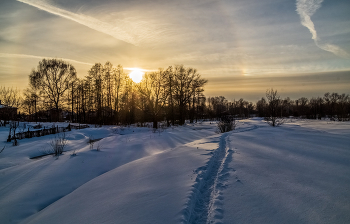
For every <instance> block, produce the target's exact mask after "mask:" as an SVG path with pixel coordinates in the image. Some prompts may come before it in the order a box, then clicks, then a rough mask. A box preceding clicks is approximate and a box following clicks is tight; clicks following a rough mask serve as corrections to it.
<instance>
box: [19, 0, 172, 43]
mask: <svg viewBox="0 0 350 224" xmlns="http://www.w3.org/2000/svg"><path fill="white" fill-rule="evenodd" d="M17 1H19V2H22V3H25V4H28V5H31V6H33V7H36V8H38V9H41V10H44V11H46V12H48V13H51V14H54V15H57V16H60V17H63V18H66V19H69V20H72V21H75V22H77V23H79V24H82V25H84V26H87V27H89V28H91V29H94V30H96V31H99V32H102V33H105V34H108V35H110V36H112V37H114V38H116V39H118V40H122V41H125V42H127V43H130V44H133V45H135V46H138V45H141V44H143V43H151V44H152V43H159V42H160V41H162V42H164V41H166V40H167V38H165V36H168V37H169V36H171V35H168V34H170V31H169V29H168V28H167V27H168V26H167V24H161V23H157V22H155V21H145V20H142V19H139V18H136V17H128V18H125V19H113V21H112V22H111V21H108V22H106V21H102V20H99V19H97V18H95V17H92V16H88V15H85V14H82V13H74V12H71V11H68V10H65V9H63V8H60V7H58V6H55V5H54V4H53V3H52V2H51V1H46V0H17Z"/></svg>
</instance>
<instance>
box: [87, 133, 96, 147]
mask: <svg viewBox="0 0 350 224" xmlns="http://www.w3.org/2000/svg"><path fill="white" fill-rule="evenodd" d="M95 142H96V140H95V139H94V137H92V136H90V137H89V139H88V144H89V145H90V150H92V149H93V148H94V144H95Z"/></svg>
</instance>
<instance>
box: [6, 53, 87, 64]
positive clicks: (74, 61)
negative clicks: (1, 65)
mask: <svg viewBox="0 0 350 224" xmlns="http://www.w3.org/2000/svg"><path fill="white" fill-rule="evenodd" d="M0 58H29V59H43V58H46V59H56V58H53V57H43V56H36V55H28V54H8V53H0ZM58 59H62V60H64V61H69V62H73V63H79V64H84V65H93V64H91V63H87V62H82V61H76V60H73V59H67V58H58Z"/></svg>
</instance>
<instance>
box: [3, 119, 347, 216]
mask: <svg viewBox="0 0 350 224" xmlns="http://www.w3.org/2000/svg"><path fill="white" fill-rule="evenodd" d="M56 125H57V124H56ZM60 125H66V124H60ZM7 135H8V128H4V127H1V128H0V147H1V148H2V146H3V145H7V148H6V149H5V150H4V151H3V152H2V153H1V154H0V208H1V209H0V223H350V203H349V201H350V187H349V186H350V123H349V122H329V121H309V120H292V121H290V120H288V121H287V123H285V124H284V125H282V126H280V127H276V128H273V127H270V126H268V125H267V124H266V123H265V122H263V121H262V119H259V118H255V119H250V120H241V121H239V123H238V127H237V129H236V130H234V131H232V132H229V133H225V134H217V133H215V122H212V124H210V123H209V122H203V123H197V124H193V125H192V124H187V125H186V126H184V127H174V128H168V129H166V130H164V131H163V132H155V133H154V132H153V131H152V129H149V128H137V127H124V128H121V127H113V126H107V127H101V128H88V129H82V130H73V131H71V132H68V133H67V138H68V140H69V141H68V146H67V150H68V151H67V152H65V153H64V155H62V156H60V157H59V158H55V157H52V156H46V157H43V158H41V159H36V160H32V159H30V157H34V156H38V155H41V154H42V153H43V152H44V151H45V150H47V149H48V148H49V142H50V140H51V139H52V138H53V136H50V135H49V136H45V137H40V138H32V139H24V140H20V141H19V146H16V147H15V146H11V144H9V143H6V142H5V141H6V137H7ZM89 137H90V138H96V139H97V138H102V140H100V141H98V142H96V143H95V144H94V149H93V150H91V149H90V146H89V145H88V144H87V140H88V138H89ZM98 145H99V147H100V148H101V151H96V148H97V146H98ZM73 149H76V154H77V155H76V156H72V155H71V154H72V150H73Z"/></svg>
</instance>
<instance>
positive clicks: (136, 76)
mask: <svg viewBox="0 0 350 224" xmlns="http://www.w3.org/2000/svg"><path fill="white" fill-rule="evenodd" d="M144 74H145V73H144V72H143V71H142V69H139V68H133V69H132V70H131V72H130V73H129V77H130V78H131V79H132V81H134V82H136V83H139V82H141V80H142V77H143V75H144Z"/></svg>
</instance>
